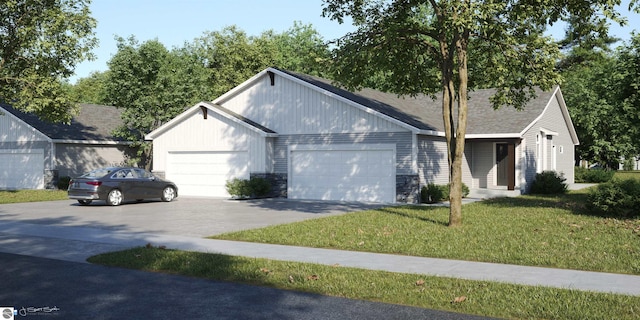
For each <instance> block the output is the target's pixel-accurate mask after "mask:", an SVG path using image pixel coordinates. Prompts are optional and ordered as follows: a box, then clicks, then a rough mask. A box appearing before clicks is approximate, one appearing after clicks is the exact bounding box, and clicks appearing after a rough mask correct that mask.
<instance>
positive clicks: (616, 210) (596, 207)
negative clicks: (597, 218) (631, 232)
mask: <svg viewBox="0 0 640 320" xmlns="http://www.w3.org/2000/svg"><path fill="white" fill-rule="evenodd" d="M587 199H588V201H587V207H588V208H589V209H590V210H591V211H592V212H594V213H599V214H606V215H612V216H618V217H633V216H637V215H640V180H636V179H625V180H613V181H609V182H606V183H602V184H600V185H598V187H597V188H595V189H593V190H592V191H591V192H589V194H588V197H587Z"/></svg>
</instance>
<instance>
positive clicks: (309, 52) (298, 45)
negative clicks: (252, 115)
mask: <svg viewBox="0 0 640 320" xmlns="http://www.w3.org/2000/svg"><path fill="white" fill-rule="evenodd" d="M189 50H190V51H192V52H194V53H195V54H196V55H197V56H198V57H200V60H201V61H202V63H203V64H204V65H205V66H206V67H207V69H208V70H209V80H208V83H210V85H211V86H212V92H213V94H214V97H217V96H219V95H221V94H223V93H225V92H227V91H229V90H230V89H231V88H233V87H235V86H237V85H238V84H240V83H242V82H243V81H245V80H247V79H249V78H251V77H252V76H253V75H255V74H256V73H258V72H260V71H262V70H263V69H265V68H267V67H273V66H275V67H279V68H283V69H287V70H290V71H297V72H303V73H307V74H312V75H318V76H324V75H326V70H327V67H326V66H327V63H328V59H329V57H330V51H329V48H328V46H327V44H326V43H325V42H324V40H323V39H322V37H321V36H320V35H319V34H318V32H317V31H315V29H313V28H312V27H311V25H301V24H300V23H297V22H296V23H295V24H294V26H293V27H292V28H290V29H289V30H287V31H284V32H282V33H276V32H274V31H273V30H268V31H265V32H263V33H262V34H261V35H259V36H249V35H247V34H246V33H245V32H244V31H242V30H240V29H238V28H237V27H236V26H230V27H226V28H224V29H223V30H222V31H214V32H207V33H205V34H204V35H203V36H202V37H200V38H198V39H196V40H195V41H194V43H193V44H191V45H189Z"/></svg>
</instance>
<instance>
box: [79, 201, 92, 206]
mask: <svg viewBox="0 0 640 320" xmlns="http://www.w3.org/2000/svg"><path fill="white" fill-rule="evenodd" d="M78 203H79V204H81V205H83V206H87V205H90V204H91V200H78Z"/></svg>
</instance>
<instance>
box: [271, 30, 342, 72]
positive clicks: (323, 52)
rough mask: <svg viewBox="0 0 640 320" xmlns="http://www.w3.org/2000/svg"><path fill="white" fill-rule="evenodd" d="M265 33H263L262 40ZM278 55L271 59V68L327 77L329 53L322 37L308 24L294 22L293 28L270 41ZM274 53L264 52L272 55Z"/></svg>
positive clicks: (274, 36) (276, 35)
mask: <svg viewBox="0 0 640 320" xmlns="http://www.w3.org/2000/svg"><path fill="white" fill-rule="evenodd" d="M265 36H266V33H263V35H262V37H263V38H264V37H265ZM270 40H271V41H272V42H274V43H275V50H276V51H277V52H278V53H279V54H277V55H275V56H272V57H271V60H272V66H277V67H279V68H282V69H285V70H290V71H295V72H300V73H304V74H309V75H314V76H319V77H328V76H330V73H329V72H328V69H327V68H326V66H327V65H328V63H329V60H330V57H331V52H330V50H329V47H328V45H327V43H326V42H325V41H324V39H323V38H322V36H321V35H320V34H319V33H318V31H316V30H315V29H314V28H313V27H312V26H311V25H310V24H307V25H304V24H301V23H300V22H294V24H293V27H291V28H289V29H288V30H286V31H284V32H282V33H280V34H275V35H273V36H272V39H270ZM273 53H274V51H271V52H266V54H273Z"/></svg>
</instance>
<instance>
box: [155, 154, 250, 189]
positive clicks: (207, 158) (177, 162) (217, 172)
mask: <svg viewBox="0 0 640 320" xmlns="http://www.w3.org/2000/svg"><path fill="white" fill-rule="evenodd" d="M166 177H167V179H169V180H171V181H173V182H174V183H175V184H176V185H177V186H178V194H179V195H181V196H182V195H184V196H204V197H229V194H228V193H227V190H226V188H225V184H226V182H227V180H231V179H233V178H239V179H249V157H248V154H247V152H246V151H221V152H169V155H168V157H167V171H166Z"/></svg>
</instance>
